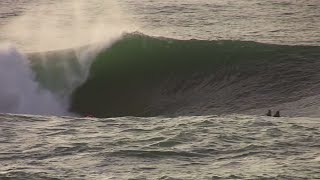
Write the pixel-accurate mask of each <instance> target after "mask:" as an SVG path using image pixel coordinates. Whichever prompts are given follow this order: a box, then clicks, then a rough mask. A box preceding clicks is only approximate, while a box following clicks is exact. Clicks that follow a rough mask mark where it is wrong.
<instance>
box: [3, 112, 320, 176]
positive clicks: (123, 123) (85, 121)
mask: <svg viewBox="0 0 320 180" xmlns="http://www.w3.org/2000/svg"><path fill="white" fill-rule="evenodd" d="M0 119H1V121H0V127H1V128H0V130H1V131H0V133H1V134H0V135H1V136H0V137H1V147H0V161H1V166H0V172H1V174H0V178H1V179H5V178H12V179H263V178H266V179H274V178H277V179H316V178H319V177H320V173H319V168H320V152H319V147H320V141H319V139H320V134H319V132H320V131H319V130H320V123H319V121H318V120H317V119H311V118H285V117H284V118H272V117H260V116H244V115H228V116H202V117H201V116H198V117H197V116H194V117H176V118H165V117H153V118H138V117H124V118H110V119H92V118H91V119H90V118H81V119H80V118H79V119H75V118H59V117H41V116H19V115H1V117H0Z"/></svg>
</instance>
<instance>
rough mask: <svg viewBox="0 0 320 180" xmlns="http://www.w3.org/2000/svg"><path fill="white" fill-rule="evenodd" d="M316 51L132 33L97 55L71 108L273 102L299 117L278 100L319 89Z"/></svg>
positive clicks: (175, 110)
mask: <svg viewBox="0 0 320 180" xmlns="http://www.w3.org/2000/svg"><path fill="white" fill-rule="evenodd" d="M319 50H320V48H319V47H312V46H285V45H271V44H262V43H256V42H243V41H205V40H176V39H167V38H157V37H150V36H146V35H143V34H139V33H135V34H127V35H125V36H124V37H123V38H122V39H121V40H119V41H117V42H116V43H115V44H113V45H112V47H111V48H109V49H107V50H105V51H103V52H101V53H100V54H99V55H98V56H97V57H96V59H95V60H94V62H93V64H92V66H91V69H90V74H89V77H88V79H87V81H86V82H85V83H84V84H82V85H81V86H80V87H79V88H78V89H77V90H76V91H75V92H74V93H73V96H72V103H71V110H72V111H75V112H78V113H81V114H94V115H95V116H98V117H109V116H127V115H133V116H157V115H169V116H170V115H204V114H223V113H244V112H252V111H253V110H254V109H262V108H268V107H276V108H280V109H283V110H286V111H288V112H287V114H292V115H298V114H299V113H298V111H299V109H295V110H294V111H290V110H289V109H288V108H287V109H285V106H284V105H283V106H281V104H285V103H290V102H295V101H298V100H301V99H304V98H306V97H310V96H315V95H317V94H318V90H319V87H320V83H319V80H320V76H319V73H318V67H319V65H320V64H319V57H320V53H319V52H320V51H319ZM313 99H314V98H313ZM308 103H310V101H308V102H305V101H304V102H303V103H302V104H303V106H305V105H306V104H308ZM312 103H313V104H314V103H316V102H312ZM300 105H301V103H300ZM314 106H315V105H314ZM286 107H287V106H286ZM295 108H296V107H295ZM300 110H301V111H303V110H302V109H300ZM304 110H305V109H304ZM289 111H290V112H289Z"/></svg>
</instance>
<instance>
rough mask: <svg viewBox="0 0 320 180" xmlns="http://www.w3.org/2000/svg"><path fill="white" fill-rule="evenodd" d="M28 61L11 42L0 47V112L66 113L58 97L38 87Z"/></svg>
mask: <svg viewBox="0 0 320 180" xmlns="http://www.w3.org/2000/svg"><path fill="white" fill-rule="evenodd" d="M28 62H29V61H28V59H27V58H26V57H25V56H24V55H23V54H22V53H20V52H19V51H18V50H17V49H16V48H15V47H14V46H12V45H2V46H1V47H0V112H1V113H18V114H39V115H66V114H67V113H66V109H67V107H66V106H65V105H63V104H62V103H61V102H59V99H58V97H55V96H54V95H53V94H52V93H50V92H49V91H48V90H45V89H41V88H40V87H39V84H38V83H37V82H36V81H35V80H34V77H35V76H34V74H33V72H32V70H31V69H30V66H29V63H28Z"/></svg>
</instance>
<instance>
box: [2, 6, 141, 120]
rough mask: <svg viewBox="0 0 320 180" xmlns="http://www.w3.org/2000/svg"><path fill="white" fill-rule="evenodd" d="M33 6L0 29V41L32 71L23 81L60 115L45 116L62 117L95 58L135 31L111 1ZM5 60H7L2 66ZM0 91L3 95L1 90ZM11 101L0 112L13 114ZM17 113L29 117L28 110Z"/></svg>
mask: <svg viewBox="0 0 320 180" xmlns="http://www.w3.org/2000/svg"><path fill="white" fill-rule="evenodd" d="M36 3H37V4H36V5H35V4H34V3H33V2H31V3H30V4H29V6H30V7H26V8H25V9H24V12H23V13H22V15H21V16H17V17H12V18H10V19H9V21H8V23H5V24H4V25H3V26H2V27H1V31H2V32H1V36H4V37H6V38H5V39H6V41H9V42H12V43H14V44H16V47H17V48H18V49H19V50H21V51H23V52H24V53H26V57H27V58H26V57H24V59H23V60H21V61H23V62H24V63H26V64H28V65H25V68H27V69H28V71H31V70H32V72H30V74H32V78H31V77H30V78H29V79H31V80H32V81H33V82H34V83H35V84H37V86H39V88H41V89H42V90H44V92H48V93H49V94H51V95H52V96H54V97H57V98H58V99H59V100H58V101H59V103H60V104H61V105H59V109H61V111H60V110H59V111H56V110H55V109H52V110H48V112H50V114H54V115H60V114H61V113H60V112H67V111H68V109H69V108H68V107H69V100H70V96H71V94H72V92H73V91H74V90H75V89H76V88H77V87H79V86H80V85H81V84H83V83H84V82H85V81H86V79H87V77H88V75H89V72H90V67H91V64H92V62H93V60H94V59H95V57H96V56H97V54H99V53H100V52H101V51H103V50H105V49H106V48H107V47H109V46H110V45H111V44H112V43H113V42H114V41H116V40H118V39H119V38H120V37H121V36H122V34H123V32H124V31H128V30H129V31H130V30H135V28H134V27H133V26H132V25H131V23H130V20H129V18H127V17H126V16H125V14H124V13H123V12H122V10H121V8H120V6H119V3H118V2H116V1H107V2H101V1H97V0H94V1H90V2H87V1H84V0H67V1H64V2H53V1H52V2H50V3H49V4H48V3H43V2H36ZM35 17H36V18H35ZM1 41H2V40H1V37H0V42H1ZM17 53H18V52H17ZM18 54H21V53H18ZM10 58H11V57H10V56H7V57H6V60H7V61H9V60H10ZM13 66H14V65H13ZM28 66H29V67H28ZM30 68H31V70H30ZM16 72H17V73H18V74H19V73H20V72H18V70H16ZM2 73H5V72H2ZM35 81H36V82H35ZM12 83H17V84H19V83H18V82H14V81H13V82H12ZM1 91H5V90H4V89H3V88H1ZM18 94H19V93H18ZM15 99H16V98H14V97H12V98H10V99H7V101H8V102H7V104H10V103H11V104H13V105H12V106H13V107H12V108H11V106H10V108H9V107H7V106H8V105H5V104H3V103H2V105H3V106H5V107H6V108H3V111H2V112H14V113H19V112H20V111H18V110H16V108H15V106H17V105H16V104H19V103H14V102H15ZM18 99H19V98H18ZM53 99H56V98H53ZM11 101H12V102H11ZM9 102H10V103H9ZM43 103H45V101H43ZM45 106H46V105H44V107H45ZM23 112H26V113H32V114H33V111H30V110H27V111H23ZM57 112H59V113H57ZM35 113H37V112H35Z"/></svg>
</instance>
